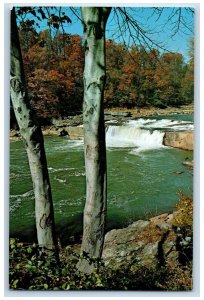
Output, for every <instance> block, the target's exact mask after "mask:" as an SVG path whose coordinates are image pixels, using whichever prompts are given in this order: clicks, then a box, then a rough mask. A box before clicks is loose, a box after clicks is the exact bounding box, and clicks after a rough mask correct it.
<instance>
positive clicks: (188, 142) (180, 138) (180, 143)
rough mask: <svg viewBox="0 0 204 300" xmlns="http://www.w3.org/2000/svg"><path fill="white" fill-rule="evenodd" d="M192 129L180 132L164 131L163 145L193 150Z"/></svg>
mask: <svg viewBox="0 0 204 300" xmlns="http://www.w3.org/2000/svg"><path fill="white" fill-rule="evenodd" d="M193 140H194V134H193V131H181V132H175V131H172V132H166V133H165V135H164V141H163V143H164V145H166V146H170V147H174V148H179V149H183V150H193V144H194V141H193Z"/></svg>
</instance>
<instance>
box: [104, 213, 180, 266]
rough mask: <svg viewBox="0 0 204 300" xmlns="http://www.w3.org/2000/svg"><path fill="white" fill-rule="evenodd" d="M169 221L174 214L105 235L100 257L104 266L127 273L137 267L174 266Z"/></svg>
mask: <svg viewBox="0 0 204 300" xmlns="http://www.w3.org/2000/svg"><path fill="white" fill-rule="evenodd" d="M173 219H174V214H170V215H169V214H163V215H161V216H157V217H155V218H152V219H150V220H149V221H142V220H139V221H137V222H134V223H133V224H131V225H129V226H128V227H126V228H123V229H114V230H111V231H110V232H108V233H107V234H106V236H105V242H104V249H103V256H102V257H103V260H104V262H105V265H106V266H108V267H110V268H112V269H120V268H121V267H123V266H124V265H125V266H127V265H129V266H130V269H131V270H134V269H137V268H138V267H141V266H145V267H156V266H164V265H167V264H170V265H172V264H173V265H174V266H175V265H176V266H177V265H178V264H179V252H178V249H177V248H178V235H177V232H176V230H175V226H174V225H173V224H172V223H173Z"/></svg>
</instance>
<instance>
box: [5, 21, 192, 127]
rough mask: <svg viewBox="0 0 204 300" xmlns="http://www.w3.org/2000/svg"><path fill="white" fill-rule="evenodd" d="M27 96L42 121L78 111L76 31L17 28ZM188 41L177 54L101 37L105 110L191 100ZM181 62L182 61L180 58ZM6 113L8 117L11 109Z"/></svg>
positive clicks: (80, 51)
mask: <svg viewBox="0 0 204 300" xmlns="http://www.w3.org/2000/svg"><path fill="white" fill-rule="evenodd" d="M19 37H20V44H21V48H22V55H23V63H24V68H25V75H26V78H27V82H28V90H29V98H30V102H31V104H32V107H33V109H34V110H35V111H36V115H37V117H38V119H39V121H40V122H41V124H42V125H46V124H50V122H51V120H52V118H56V119H57V118H66V117H68V116H70V115H74V114H77V113H81V112H82V102H83V70H84V42H83V38H82V37H81V36H79V35H70V34H68V33H58V34H56V35H55V36H54V37H53V36H52V35H51V33H50V31H49V30H48V29H47V30H44V31H42V32H38V33H37V32H36V30H35V29H34V27H30V26H29V27H26V26H25V25H24V26H21V27H20V28H19ZM193 49H194V45H193V39H189V58H188V60H187V59H185V58H184V57H183V55H182V54H180V53H175V52H159V50H158V49H151V50H148V49H145V47H144V46H137V47H136V46H135V45H132V46H130V47H128V48H127V47H125V46H124V44H118V43H117V42H115V41H114V40H107V41H106V60H107V61H106V64H107V66H106V67H107V79H106V86H105V94H104V106H105V108H111V107H126V108H134V107H145V106H154V107H159V108H166V107H168V106H170V107H171V106H172V107H179V106H181V105H186V104H190V103H192V102H193V94H194V81H193V76H194V74H193V72H194V71H193V69H194V55H193V51H194V50H193ZM186 60H187V61H186ZM12 116H13V117H14V115H13V113H12ZM13 122H14V118H11V125H12V123H13Z"/></svg>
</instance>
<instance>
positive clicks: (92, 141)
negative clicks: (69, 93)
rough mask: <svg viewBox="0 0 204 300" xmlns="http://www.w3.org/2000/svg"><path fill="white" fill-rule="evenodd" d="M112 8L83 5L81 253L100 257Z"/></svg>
mask: <svg viewBox="0 0 204 300" xmlns="http://www.w3.org/2000/svg"><path fill="white" fill-rule="evenodd" d="M110 11H111V8H105V7H83V8H81V12H82V22H83V29H84V37H85V68H84V103H83V123H84V154H85V168H86V204H85V208H84V221H83V222H84V223H83V240H82V247H81V253H82V254H83V253H84V254H86V256H88V257H89V258H91V259H92V258H96V259H100V258H101V255H102V250H103V243H104V229H105V219H106V206H107V205H106V201H107V183H106V181H107V180H106V145H105V127H104V111H103V98H104V87H105V81H106V63H105V27H106V22H107V19H108V16H109V14H110ZM95 267H97V266H95V265H94V264H93V263H91V262H90V261H89V260H87V259H85V258H84V259H82V260H81V261H80V262H79V263H78V269H79V270H80V271H81V272H85V273H91V272H93V271H94V269H95Z"/></svg>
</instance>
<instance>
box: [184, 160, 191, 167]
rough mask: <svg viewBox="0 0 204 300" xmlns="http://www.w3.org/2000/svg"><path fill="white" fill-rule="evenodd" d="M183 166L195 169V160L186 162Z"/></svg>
mask: <svg viewBox="0 0 204 300" xmlns="http://www.w3.org/2000/svg"><path fill="white" fill-rule="evenodd" d="M182 164H183V165H184V166H187V167H190V168H193V160H192V161H184V162H183V163H182Z"/></svg>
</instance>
